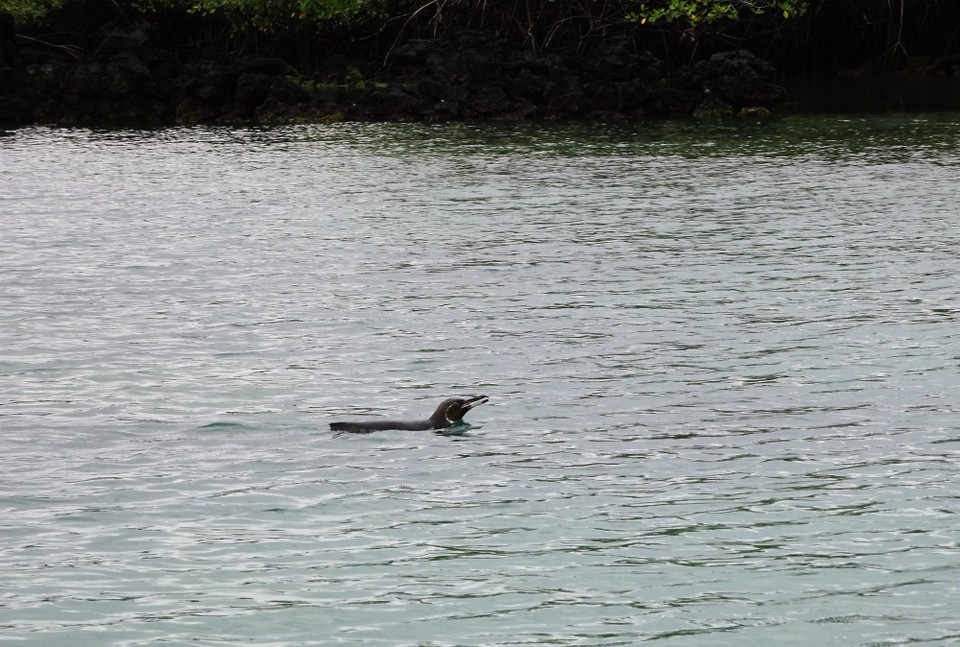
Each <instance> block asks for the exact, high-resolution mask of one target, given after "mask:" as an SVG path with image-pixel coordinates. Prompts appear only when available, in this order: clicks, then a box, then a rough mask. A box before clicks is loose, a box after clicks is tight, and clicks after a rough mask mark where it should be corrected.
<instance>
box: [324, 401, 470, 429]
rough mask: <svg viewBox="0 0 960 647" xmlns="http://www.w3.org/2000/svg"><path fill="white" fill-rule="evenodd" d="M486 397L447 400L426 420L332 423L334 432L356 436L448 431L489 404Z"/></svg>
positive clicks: (331, 427) (331, 426)
mask: <svg viewBox="0 0 960 647" xmlns="http://www.w3.org/2000/svg"><path fill="white" fill-rule="evenodd" d="M488 399H489V398H487V396H485V395H474V396H471V397H469V398H447V399H446V400H444V401H443V402H441V403H440V406H439V407H437V410H436V411H434V412H433V415H432V416H430V417H429V418H428V419H426V420H414V421H403V420H370V421H356V422H331V423H330V429H332V430H333V431H349V432H352V433H356V434H367V433H370V432H371V431H384V430H386V429H408V430H411V431H426V430H428V429H446V428H447V427H449V426H450V425H452V424H454V423H457V422H460V420H462V419H463V417H464V416H465V415H467V412H468V411H470V409H473V408H474V407H478V406H480V405H481V404H483V403H485V402H487V400H488Z"/></svg>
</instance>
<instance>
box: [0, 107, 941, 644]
mask: <svg viewBox="0 0 960 647" xmlns="http://www.w3.org/2000/svg"><path fill="white" fill-rule="evenodd" d="M958 144H960V114H958V113H931V114H919V115H918V114H912V115H911V114H886V115H870V116H849V115H846V116H837V115H818V116H816V117H805V116H790V117H782V118H778V119H775V120H771V121H768V122H764V123H760V124H746V123H716V124H698V123H653V124H643V125H638V126H625V125H592V126H582V125H563V124H554V125H517V124H476V125H412V124H390V125H356V124H354V125H346V124H344V125H331V126H297V127H285V128H272V129H240V128H237V129H228V128H219V129H217V128H189V129H170V130H159V131H89V130H69V129H65V130H61V129H47V128H27V129H21V130H15V131H9V132H5V133H2V134H0V241H2V245H0V313H2V321H0V643H2V644H4V645H8V644H9V645H30V646H34V645H51V646H54V645H56V646H59V645H72V646H84V645H90V646H116V647H120V646H124V647H128V646H129V647H132V646H146V645H209V646H219V645H240V644H245V645H264V646H284V647H288V646H295V645H354V644H356V645H384V646H386V645H391V646H393V645H418V646H448V645H456V646H460V645H464V646H468V645H469V646H472V645H637V644H643V643H648V642H649V643H654V644H656V645H663V646H664V647H699V646H710V647H718V646H719V647H726V646H729V647H735V646H736V647H740V646H743V645H779V646H793V645H796V646H804V647H806V646H809V645H818V646H838V647H854V646H862V647H881V646H882V647H887V646H895V645H908V644H909V645H925V646H933V645H936V646H944V647H945V646H948V645H956V644H960V514H958V513H960V487H958V486H960V303H958V295H960V287H958V286H960V284H958V277H960V209H958V207H957V197H956V193H957V189H956V186H957V178H958V177H960V146H958ZM480 393H483V394H486V395H488V396H489V397H490V402H489V403H488V404H486V405H484V406H482V407H478V408H477V409H475V410H474V411H472V412H471V413H470V414H469V415H468V416H467V418H466V422H467V423H468V424H465V425H460V426H457V427H454V428H452V429H450V430H447V431H446V432H445V433H442V434H441V433H433V432H404V431H394V432H381V433H373V434H367V435H357V434H339V435H338V434H334V433H332V432H331V431H330V430H329V428H328V425H329V423H330V422H332V421H334V420H339V419H355V418H363V417H369V418H377V417H392V418H396V417H410V418H425V417H427V416H428V415H429V414H430V413H431V412H432V410H433V409H434V407H435V406H436V404H437V403H438V402H439V401H440V400H442V399H444V398H446V397H449V396H451V395H457V394H480Z"/></svg>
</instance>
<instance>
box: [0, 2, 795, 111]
mask: <svg viewBox="0 0 960 647" xmlns="http://www.w3.org/2000/svg"><path fill="white" fill-rule="evenodd" d="M90 41H91V42H93V43H94V45H93V46H91V47H86V48H84V49H79V48H75V47H70V46H67V45H61V44H55V43H50V42H45V41H43V40H41V39H36V38H33V37H29V36H26V35H23V34H21V33H19V32H18V30H17V27H16V25H15V24H14V22H13V20H12V18H11V17H10V16H9V15H5V14H0V46H2V47H0V125H5V126H16V125H23V124H33V123H41V124H63V125H135V126H154V125H167V124H193V123H291V122H293V123H296V122H316V121H340V120H361V121H394V120H426V121H430V120H434V121H441V120H443V121H446V120H470V119H512V120H520V119H531V120H551V119H610V120H613V119H643V118H649V117H659V116H672V115H693V114H743V115H754V114H765V113H766V112H767V111H768V110H769V109H770V108H772V107H773V106H775V105H776V104H777V103H778V102H780V101H781V100H782V99H783V98H784V96H785V91H784V89H783V88H782V87H781V86H780V85H779V84H778V83H777V79H776V73H775V70H774V69H773V68H772V67H771V66H770V65H769V64H767V63H766V62H764V61H763V60H760V59H758V58H757V57H755V56H753V55H752V54H750V53H749V52H746V51H742V50H741V51H730V52H721V53H716V54H713V55H712V56H710V57H709V58H706V59H705V60H701V61H699V62H697V63H695V64H694V65H692V66H689V67H686V68H683V69H681V70H678V71H675V72H673V73H670V74H668V71H667V70H666V69H664V65H663V64H662V63H661V61H659V60H657V58H656V57H654V56H653V55H651V54H650V53H649V52H644V51H636V49H635V47H634V45H633V42H632V41H631V40H629V39H626V38H613V39H604V40H597V41H596V42H594V43H593V44H592V45H591V47H589V48H587V49H585V50H582V51H577V52H568V53H565V52H545V51H535V50H532V49H524V48H520V47H517V46H515V45H513V44H511V43H509V42H507V41H504V40H501V39H498V38H496V37H494V36H490V35H487V34H483V33H478V32H472V31H457V32H453V33H449V34H446V35H443V36H441V37H439V38H436V39H430V40H411V41H408V42H405V43H402V44H400V45H398V46H397V47H394V48H392V49H391V50H390V51H389V52H388V54H387V55H386V56H385V57H384V58H383V59H381V60H377V61H367V60H355V59H352V58H349V57H346V56H343V55H336V54H335V55H330V56H329V57H327V58H326V59H325V60H323V61H321V62H320V63H319V64H316V65H313V66H311V67H310V69H303V68H302V67H301V68H298V67H296V66H294V65H293V64H291V63H290V62H288V61H286V60H283V59H280V58H271V57H265V56H260V55H243V54H234V55H228V54H218V55H216V56H211V55H202V54H200V53H196V54H190V55H185V54H184V52H183V51H182V50H179V51H178V50H175V49H174V48H172V47H169V46H167V45H166V44H165V43H164V42H163V39H161V38H160V37H158V30H157V28H156V27H155V26H154V25H151V24H147V23H144V24H137V25H132V26H130V25H127V26H114V27H107V28H104V29H102V30H101V31H100V32H98V33H97V34H96V35H95V36H94V37H92V38H91V39H90Z"/></svg>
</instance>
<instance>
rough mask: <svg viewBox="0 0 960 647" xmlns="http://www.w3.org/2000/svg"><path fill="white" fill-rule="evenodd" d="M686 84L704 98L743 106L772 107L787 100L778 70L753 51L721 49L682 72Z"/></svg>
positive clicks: (708, 101)
mask: <svg viewBox="0 0 960 647" xmlns="http://www.w3.org/2000/svg"><path fill="white" fill-rule="evenodd" d="M681 78H682V84H683V86H684V87H686V88H688V89H689V90H691V91H693V92H700V93H702V95H703V99H704V101H706V102H707V103H713V102H716V101H720V102H723V103H726V104H729V105H730V106H732V107H734V108H736V109H738V110H739V109H741V108H745V107H754V106H760V107H764V108H770V107H773V106H775V105H776V104H778V103H780V102H781V101H783V99H784V98H785V97H786V95H787V92H786V90H785V89H784V88H783V87H782V86H780V85H778V84H777V83H776V71H775V70H774V69H773V66H771V65H770V64H769V63H767V62H766V61H763V60H761V59H759V58H757V57H756V56H754V55H753V54H751V53H750V52H747V51H744V50H738V51H736V52H721V53H718V54H714V55H713V56H711V57H710V58H709V59H707V60H705V61H700V62H699V63H697V64H696V65H694V66H693V68H692V69H690V70H687V71H686V72H685V73H684V74H683V75H682V77H681Z"/></svg>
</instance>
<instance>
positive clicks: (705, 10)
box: [627, 0, 809, 27]
mask: <svg viewBox="0 0 960 647" xmlns="http://www.w3.org/2000/svg"><path fill="white" fill-rule="evenodd" d="M631 4H633V3H631ZM637 4H638V5H639V6H638V7H637V8H636V9H634V10H632V11H630V12H628V14H627V15H628V17H629V19H631V20H633V21H636V22H639V23H640V24H646V23H657V22H660V23H673V24H680V25H683V24H686V25H689V26H691V27H694V26H696V25H701V24H708V23H712V22H716V21H719V20H737V19H739V18H740V16H741V15H743V14H754V15H760V14H763V13H766V12H768V11H773V12H778V13H780V14H782V15H783V17H784V18H790V17H793V16H799V15H802V14H804V13H805V12H806V11H807V9H808V8H809V2H807V1H806V0H661V1H660V2H639V3H637Z"/></svg>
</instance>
